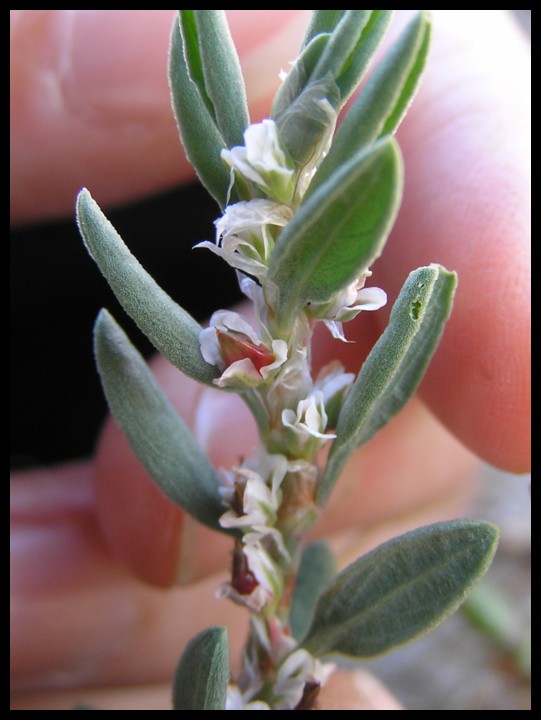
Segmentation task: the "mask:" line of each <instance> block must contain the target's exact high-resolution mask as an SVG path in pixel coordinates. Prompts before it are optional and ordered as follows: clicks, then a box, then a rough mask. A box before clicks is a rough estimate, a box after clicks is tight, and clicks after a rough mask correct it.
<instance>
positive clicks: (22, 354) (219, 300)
mask: <svg viewBox="0 0 541 720" xmlns="http://www.w3.org/2000/svg"><path fill="white" fill-rule="evenodd" d="M74 201H75V199H74ZM106 214H107V217H108V218H109V219H110V220H111V222H112V223H113V225H114V226H115V228H116V229H117V231H118V232H119V233H120V235H121V236H122V238H123V240H124V242H125V243H126V244H127V245H128V247H129V248H130V250H131V251H132V253H133V254H134V255H135V256H136V257H137V259H138V260H139V261H140V262H141V264H142V265H143V267H145V269H146V270H147V271H148V272H149V273H150V274H151V275H152V276H153V277H154V279H155V280H156V281H157V282H158V283H159V284H160V285H161V287H162V288H163V289H164V290H166V292H168V293H169V294H170V295H171V296H172V297H173V298H174V299H175V300H176V301H177V302H178V303H179V304H180V305H182V307H184V308H185V309H186V310H188V312H190V313H191V314H192V315H193V316H194V317H195V318H196V319H197V320H199V321H203V320H204V319H205V318H208V316H209V315H210V314H211V313H212V312H213V311H214V310H217V309H219V308H222V307H226V306H228V305H230V304H232V303H233V302H235V301H236V300H238V299H240V292H239V290H238V286H237V283H236V279H235V274H234V271H233V270H232V269H231V268H230V267H229V266H228V265H226V264H225V263H224V262H223V261H222V260H221V259H220V258H218V257H216V256H215V255H213V254H212V253H210V252H209V251H208V250H204V249H197V250H194V249H193V246H194V245H195V244H196V243H198V242H200V241H202V240H213V239H214V224H213V221H214V220H215V219H216V218H217V217H218V215H219V214H220V212H219V208H218V206H217V205H216V203H215V202H214V200H212V198H210V196H209V195H208V193H207V192H206V191H205V190H204V189H203V188H202V187H201V186H200V185H199V184H196V183H194V184H192V185H189V186H184V187H182V188H178V189H175V190H173V191H171V192H169V193H164V194H161V195H157V196H155V197H152V198H150V199H148V200H147V201H145V202H140V203H136V204H133V205H130V206H127V207H123V208H122V209H119V210H114V211H110V210H107V211H106ZM102 307H106V308H107V309H108V310H110V311H111V312H112V314H113V315H114V316H115V318H116V319H117V320H118V322H120V324H121V325H122V327H123V328H124V329H125V331H126V332H127V333H128V335H129V336H130V339H131V340H132V342H133V343H134V344H135V345H136V346H137V347H138V349H139V350H140V351H141V352H143V354H144V355H145V356H148V355H149V354H150V353H151V352H153V348H152V347H151V345H150V343H149V342H148V340H147V339H146V338H145V336H144V335H142V334H141V333H140V332H139V330H138V329H137V328H136V326H135V325H134V323H133V322H132V321H131V320H130V318H128V316H127V315H126V314H125V313H124V311H123V310H122V308H121V307H120V306H119V304H118V302H117V301H116V299H115V297H114V295H113V293H112V291H111V290H110V288H109V286H108V284H107V282H106V281H105V280H104V279H103V277H102V275H101V273H100V271H99V270H98V268H97V266H96V265H95V264H94V261H93V260H92V259H91V258H90V256H89V255H88V253H87V251H86V249H85V247H84V245H83V242H82V240H81V237H80V235H79V231H78V229H77V226H76V223H75V213H74V216H73V218H70V219H68V220H66V221H65V222H53V223H47V224H44V225H41V226H32V227H26V228H19V229H17V230H15V231H12V233H11V344H10V358H11V418H10V419H11V466H12V468H22V467H29V466H33V465H40V464H50V463H55V462H59V461H63V460H68V459H73V458H77V457H82V456H86V455H89V454H90V453H91V452H92V450H93V448H94V445H95V442H96V438H97V435H98V432H99V429H100V426H101V424H102V422H103V419H104V418H105V415H106V404H105V400H104V398H103V395H102V391H101V386H100V382H99V377H98V375H97V372H96V369H95V365H94V358H93V353H92V327H93V324H94V320H95V318H96V315H97V313H98V311H99V310H100V308H102Z"/></svg>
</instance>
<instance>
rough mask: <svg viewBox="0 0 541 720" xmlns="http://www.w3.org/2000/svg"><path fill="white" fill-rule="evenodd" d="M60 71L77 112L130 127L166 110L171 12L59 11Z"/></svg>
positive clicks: (65, 92) (166, 111)
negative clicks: (117, 121)
mask: <svg viewBox="0 0 541 720" xmlns="http://www.w3.org/2000/svg"><path fill="white" fill-rule="evenodd" d="M55 14H56V19H55V21H56V22H57V23H58V25H59V31H60V35H61V39H60V47H61V49H60V51H59V53H60V54H59V56H58V70H59V74H60V82H61V87H62V91H63V95H64V99H65V100H66V102H67V103H69V104H70V105H71V106H72V107H73V108H74V109H75V110H76V111H77V112H81V113H89V114H91V115H93V116H95V115H96V114H97V115H100V114H101V115H103V116H104V118H107V121H108V122H110V121H111V119H113V120H114V119H115V114H116V115H118V117H119V118H120V117H121V118H122V119H124V120H125V119H126V118H129V120H130V121H131V122H136V121H144V120H148V119H150V118H152V117H154V116H156V115H166V114H168V113H170V110H169V88H168V82H167V53H168V47H169V38H170V33H171V28H172V25H173V20H174V16H175V11H173V10H137V11H135V10H131V11H130V10H60V11H55Z"/></svg>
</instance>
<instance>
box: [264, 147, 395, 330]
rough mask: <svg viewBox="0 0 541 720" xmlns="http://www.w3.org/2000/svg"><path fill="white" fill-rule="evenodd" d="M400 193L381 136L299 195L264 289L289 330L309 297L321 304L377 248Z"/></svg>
mask: <svg viewBox="0 0 541 720" xmlns="http://www.w3.org/2000/svg"><path fill="white" fill-rule="evenodd" d="M401 193H402V162H401V156H400V151H399V148H398V145H397V144H396V142H395V141H394V140H393V139H392V138H385V139H383V140H381V141H380V142H379V143H377V144H376V145H374V146H373V147H372V148H370V149H369V150H367V151H365V152H362V153H360V154H358V155H356V156H354V157H353V158H352V159H351V160H350V161H349V162H348V163H346V164H345V165H344V166H343V167H342V168H341V169H340V171H338V172H336V173H334V174H333V176H332V177H331V178H329V180H328V182H326V183H324V184H323V185H321V186H320V187H319V188H318V189H317V190H316V191H315V192H313V193H310V194H309V195H308V196H305V199H304V200H303V202H302V203H301V205H300V206H299V209H298V210H297V212H296V213H295V215H294V216H293V218H292V219H291V221H290V222H289V223H288V224H287V225H286V227H285V228H284V229H283V231H282V232H281V234H280V236H279V238H278V241H277V243H276V246H275V248H274V250H273V253H272V256H271V261H270V265H269V270H268V275H267V283H266V285H265V288H264V289H265V293H266V297H267V300H268V302H269V303H270V304H271V305H272V306H273V307H274V310H275V313H276V322H277V325H278V327H279V328H281V329H283V330H287V328H288V327H289V326H290V324H291V322H292V321H293V319H294V318H295V316H296V315H297V314H298V313H299V312H300V310H302V308H303V307H304V306H305V305H307V304H308V303H311V302H327V301H328V300H330V299H331V298H332V297H333V295H335V294H336V293H337V292H338V291H340V290H341V289H342V288H343V287H345V286H346V285H347V284H349V283H351V282H353V281H354V280H356V279H357V278H358V277H359V276H360V274H361V273H362V272H363V271H364V270H366V269H367V268H368V267H369V266H370V265H371V264H372V263H373V262H374V261H375V260H376V258H378V257H379V255H380V254H381V251H382V249H383V246H384V245H385V242H386V240H387V236H388V234H389V232H390V229H391V227H392V224H393V222H394V219H395V216H396V213H397V210H398V207H399V204H400V198H401Z"/></svg>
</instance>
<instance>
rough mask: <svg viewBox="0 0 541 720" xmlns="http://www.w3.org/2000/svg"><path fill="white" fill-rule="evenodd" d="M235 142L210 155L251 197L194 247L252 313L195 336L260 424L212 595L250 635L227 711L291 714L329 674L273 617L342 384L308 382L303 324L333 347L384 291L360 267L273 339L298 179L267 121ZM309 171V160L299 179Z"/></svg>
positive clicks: (216, 317)
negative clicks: (228, 605) (247, 398)
mask: <svg viewBox="0 0 541 720" xmlns="http://www.w3.org/2000/svg"><path fill="white" fill-rule="evenodd" d="M244 139H245V145H244V146H239V147H234V148H232V149H231V150H224V151H223V152H222V158H223V160H224V161H225V162H226V164H227V165H228V167H229V168H230V170H231V182H232V184H234V183H235V182H237V181H239V180H240V181H241V182H242V183H244V185H243V186H244V187H246V186H247V187H250V188H252V191H251V192H252V196H253V197H252V199H250V200H243V201H241V202H237V203H235V204H232V205H229V206H228V207H226V209H225V211H224V213H223V215H222V217H220V218H219V219H218V220H217V221H216V223H215V224H216V240H215V243H210V242H203V243H200V244H199V245H198V246H197V247H204V248H207V249H209V250H211V251H212V252H214V253H215V254H217V255H218V256H220V257H221V258H222V259H224V260H225V261H226V262H227V263H228V264H229V265H231V266H232V267H233V268H234V269H235V270H236V271H237V278H238V280H239V284H240V287H241V290H242V291H243V292H244V294H245V295H246V296H247V297H248V298H249V299H250V300H251V301H252V307H253V314H254V320H253V321H252V322H251V323H250V322H248V320H247V319H245V318H243V317H241V316H240V315H239V314H238V313H235V312H231V311H226V310H220V311H218V312H215V313H214V314H213V315H212V317H211V319H210V322H209V325H208V327H207V328H205V329H204V330H203V331H202V332H201V335H200V345H201V353H202V355H203V358H204V359H205V360H206V362H208V363H210V364H211V365H214V366H215V367H217V368H218V370H219V371H220V373H221V374H220V376H219V377H218V378H217V379H215V380H214V383H215V384H216V385H217V386H219V387H221V388H231V389H235V390H237V391H242V392H244V393H246V392H248V393H255V394H256V395H257V397H258V402H259V404H260V406H261V407H262V408H263V409H264V415H265V423H266V426H267V431H266V433H264V434H263V436H262V440H263V444H264V448H263V449H260V450H259V451H258V453H257V454H256V455H255V456H254V457H251V458H248V459H245V460H243V461H242V462H241V463H239V465H238V466H236V467H234V468H232V469H231V470H228V471H223V477H224V485H223V487H222V489H221V494H222V498H223V502H224V507H225V511H224V513H223V515H222V516H221V518H220V525H221V526H222V527H223V528H226V529H228V530H235V531H236V532H237V535H236V539H235V547H234V551H233V563H232V572H231V578H230V580H229V581H227V582H225V583H223V584H222V586H221V587H220V588H219V590H218V596H219V597H227V598H229V599H231V600H233V601H234V602H236V603H238V604H240V605H243V606H244V607H247V608H248V609H249V610H250V612H251V628H252V629H251V638H252V640H251V651H250V652H247V653H246V655H245V658H244V661H243V662H244V664H243V670H242V673H241V677H240V679H239V682H238V685H232V686H231V687H230V689H229V694H228V700H227V708H228V709H243V710H269V709H271V707H272V709H294V708H298V709H303V702H305V701H306V703H307V707H308V706H309V702H308V700H307V698H308V697H309V696H311V695H312V694H313V693H315V692H317V689H318V688H319V685H320V684H321V683H322V682H323V680H324V678H325V677H326V675H327V674H328V673H329V672H330V671H331V669H332V668H331V667H330V666H327V665H323V664H321V663H320V662H319V661H317V660H315V659H314V658H313V657H312V656H311V655H310V654H309V653H308V652H307V651H306V649H304V648H299V647H298V645H297V643H296V641H295V640H294V639H293V638H292V637H291V634H290V630H289V626H288V623H287V619H286V618H282V619H278V616H279V613H278V615H277V614H276V613H277V611H278V606H279V603H280V602H281V601H282V598H283V596H284V592H285V589H286V586H287V584H288V583H290V582H291V579H292V577H294V573H295V563H296V562H297V561H298V547H299V545H298V540H299V538H300V535H301V534H302V532H303V531H304V528H307V527H309V526H310V524H311V523H312V522H313V521H314V519H315V517H316V516H317V512H318V511H317V510H316V506H315V495H316V487H317V482H318V479H319V470H318V466H317V460H316V458H317V454H318V452H319V451H320V450H321V449H322V448H323V446H324V445H325V444H326V443H327V442H328V441H329V440H330V439H332V438H334V437H336V435H335V433H334V432H333V428H334V426H335V423H336V420H337V417H338V414H339V411H340V408H341V406H342V404H343V401H344V398H345V396H346V395H347V393H348V391H349V388H350V387H351V384H352V382H353V375H352V374H351V373H346V372H345V371H344V368H343V367H342V365H341V364H340V363H338V362H333V363H330V364H329V365H327V366H326V367H324V368H323V369H322V370H321V371H320V373H319V374H318V376H317V377H316V378H315V380H314V379H313V378H312V373H311V367H310V362H311V358H310V342H311V336H312V332H313V326H314V324H315V323H316V322H318V321H322V322H323V323H324V324H325V325H326V326H327V327H328V328H329V330H330V331H331V333H332V334H333V336H334V337H336V338H339V339H341V340H345V337H344V333H343V330H342V323H343V322H347V321H348V320H351V319H352V318H354V317H355V316H356V315H357V314H358V313H359V312H361V311H362V310H376V309H377V308H379V307H381V306H382V305H383V304H384V303H385V301H386V296H385V293H384V292H383V291H382V290H380V289H379V288H365V287H364V284H365V281H366V279H367V278H368V277H369V276H370V271H369V270H368V269H367V270H366V271H365V272H363V273H362V274H361V276H360V277H359V278H358V279H357V280H356V281H355V282H354V283H352V284H351V285H349V286H348V287H346V288H345V289H344V290H342V291H341V292H339V293H337V294H336V296H335V297H333V298H332V299H331V300H330V301H329V302H327V303H320V304H314V303H312V304H309V305H307V306H306V308H305V310H304V312H301V313H299V315H298V317H297V318H296V320H295V321H294V323H293V324H292V326H291V327H290V330H289V336H288V337H287V338H284V337H283V336H280V337H276V336H274V335H273V324H272V320H271V318H272V315H273V308H272V306H271V304H270V303H269V299H268V295H269V294H271V293H267V294H265V292H264V288H265V287H266V279H267V272H268V267H269V264H270V262H271V256H272V252H273V250H274V247H275V243H276V242H277V240H278V238H279V235H280V232H281V230H282V228H283V227H285V226H286V225H287V223H288V222H289V221H290V219H291V218H292V217H293V214H294V211H295V202H297V200H298V196H297V195H296V193H298V187H299V185H298V182H299V177H298V176H297V175H298V172H297V171H296V170H295V164H294V163H293V161H292V160H291V157H290V156H289V153H288V152H287V150H286V149H285V147H284V146H283V144H282V142H281V139H280V136H279V132H278V128H277V126H276V124H275V123H274V122H273V121H272V120H264V121H263V122H262V123H259V124H257V125H252V126H251V127H249V128H248V130H247V131H246V132H245V135H244ZM320 149H321V153H322V154H323V149H324V148H323V146H322V147H321V148H320ZM321 156H322V155H321ZM320 159H321V157H320ZM316 167H317V162H316V160H315V159H314V158H312V164H311V170H310V172H311V174H313V172H314V169H315V168H316ZM299 172H300V171H299ZM301 200H302V198H301ZM267 289H268V288H267ZM292 573H293V575H292ZM262 658H265V659H264V660H262ZM262 666H263V667H265V668H267V670H266V673H267V676H268V674H269V673H271V674H272V675H273V682H272V688H273V689H272V697H271V698H268V697H267V695H263V697H264V698H265V699H264V700H263V699H262V696H261V694H260V691H261V689H262V688H263V686H266V685H265V683H266V680H265V678H264V677H262V675H261V667H262ZM267 680H268V677H267ZM267 685H268V683H267ZM303 698H304V700H303ZM267 700H269V702H267ZM269 703H270V704H269Z"/></svg>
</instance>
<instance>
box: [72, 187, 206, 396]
mask: <svg viewBox="0 0 541 720" xmlns="http://www.w3.org/2000/svg"><path fill="white" fill-rule="evenodd" d="M77 222H78V223H79V229H80V231H81V235H82V236H83V240H84V242H85V245H86V247H87V249H88V251H89V253H90V255H91V256H92V258H93V259H94V260H95V262H96V263H97V265H98V267H99V269H100V270H101V272H102V274H103V275H104V277H105V278H106V280H107V281H108V282H109V285H110V286H111V288H112V290H113V292H114V293H115V295H116V296H117V298H118V300H119V302H120V304H121V305H122V306H123V308H124V310H125V311H126V312H127V313H128V315H129V316H130V317H131V318H132V319H133V320H134V321H135V323H136V324H137V325H138V326H139V328H140V329H141V331H142V332H143V333H144V334H145V335H146V336H147V337H148V338H149V340H150V341H151V342H152V343H153V345H154V347H155V348H156V349H157V350H159V351H160V352H161V353H162V354H163V355H165V357H166V358H167V359H168V360H170V362H171V363H173V365H174V366H175V367H177V368H178V369H179V370H182V372H184V373H185V374H186V375H188V376H189V377H191V378H193V379H194V380H197V381H198V382H200V383H205V384H207V385H211V384H212V380H213V378H215V377H217V374H218V373H217V370H216V368H214V367H213V366H212V365H209V364H208V363H206V362H205V360H204V359H203V356H202V355H201V352H200V349H199V333H200V332H201V326H200V325H199V323H198V322H196V321H195V320H194V319H193V318H192V317H191V315H189V314H188V313H187V312H186V311H185V310H183V309H182V308H181V307H180V306H179V305H177V304H176V303H175V302H174V301H173V300H172V299H171V298H170V297H169V295H168V294H167V293H166V292H164V291H163V290H162V289H161V287H160V286H159V285H158V284H157V283H156V281H155V280H153V278H152V277H151V276H150V275H149V274H148V273H147V272H146V270H145V269H144V268H143V267H142V266H141V265H140V263H139V262H138V261H137V260H136V258H135V257H134V256H133V255H132V254H131V252H130V251H129V250H128V248H127V247H126V245H125V244H124V242H123V241H122V239H121V237H120V236H119V234H118V233H117V232H116V230H115V229H114V227H113V226H112V225H111V223H110V222H109V221H108V220H107V218H106V217H105V215H104V214H103V213H102V211H101V210H100V208H99V206H98V204H97V203H96V202H95V201H94V200H93V198H92V197H91V195H90V193H89V192H88V190H86V189H85V190H81V192H80V193H79V197H78V198H77Z"/></svg>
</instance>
